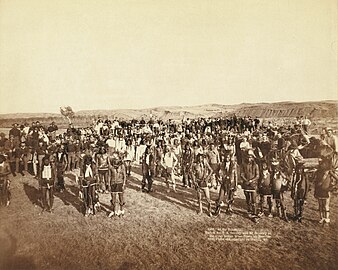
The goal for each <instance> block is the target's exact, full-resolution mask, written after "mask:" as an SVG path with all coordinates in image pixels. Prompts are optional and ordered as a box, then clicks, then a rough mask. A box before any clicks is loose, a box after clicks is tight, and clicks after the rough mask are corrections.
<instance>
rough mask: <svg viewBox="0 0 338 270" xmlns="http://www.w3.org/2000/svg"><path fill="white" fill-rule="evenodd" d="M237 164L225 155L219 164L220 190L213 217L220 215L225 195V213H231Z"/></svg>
mask: <svg viewBox="0 0 338 270" xmlns="http://www.w3.org/2000/svg"><path fill="white" fill-rule="evenodd" d="M237 167H238V166H237V163H236V161H235V157H231V156H230V155H226V156H225V159H224V162H223V163H222V164H221V173H220V174H221V179H222V182H221V188H220V191H219V197H218V201H217V207H216V211H215V215H216V216H218V215H219V214H220V213H221V206H222V204H223V200H224V197H225V195H226V204H227V209H226V212H227V213H229V214H232V213H233V210H232V204H233V202H234V193H235V191H236V190H237V185H238V176H237Z"/></svg>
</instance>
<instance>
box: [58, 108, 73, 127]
mask: <svg viewBox="0 0 338 270" xmlns="http://www.w3.org/2000/svg"><path fill="white" fill-rule="evenodd" d="M60 112H61V114H62V115H63V116H65V117H66V118H67V119H68V121H69V124H72V120H71V118H72V117H74V115H75V113H74V111H73V109H72V107H70V106H64V107H60Z"/></svg>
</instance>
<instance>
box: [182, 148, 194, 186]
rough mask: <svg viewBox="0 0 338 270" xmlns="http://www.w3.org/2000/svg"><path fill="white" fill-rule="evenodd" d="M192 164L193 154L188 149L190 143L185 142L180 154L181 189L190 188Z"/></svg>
mask: <svg viewBox="0 0 338 270" xmlns="http://www.w3.org/2000/svg"><path fill="white" fill-rule="evenodd" d="M193 164H194V154H193V151H192V149H191V147H190V143H189V142H186V144H185V146H184V150H183V154H182V172H183V187H191V184H192V166H193Z"/></svg>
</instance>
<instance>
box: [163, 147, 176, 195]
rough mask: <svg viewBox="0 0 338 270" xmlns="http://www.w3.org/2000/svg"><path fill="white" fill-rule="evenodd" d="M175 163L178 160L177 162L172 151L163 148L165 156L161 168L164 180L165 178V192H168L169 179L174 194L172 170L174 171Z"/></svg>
mask: <svg viewBox="0 0 338 270" xmlns="http://www.w3.org/2000/svg"><path fill="white" fill-rule="evenodd" d="M177 162H178V160H177V157H176V155H175V154H174V152H173V149H172V148H171V147H170V146H167V147H166V148H165V154H164V156H163V160H162V166H163V169H164V178H165V182H166V183H167V192H170V184H169V178H170V179H171V182H172V185H173V191H174V192H176V182H175V175H174V169H175V166H176V164H177Z"/></svg>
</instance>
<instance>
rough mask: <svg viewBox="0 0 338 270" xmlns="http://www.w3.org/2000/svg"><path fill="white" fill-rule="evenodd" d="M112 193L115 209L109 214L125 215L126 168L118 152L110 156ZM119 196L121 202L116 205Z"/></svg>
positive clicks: (112, 202)
mask: <svg viewBox="0 0 338 270" xmlns="http://www.w3.org/2000/svg"><path fill="white" fill-rule="evenodd" d="M109 163H110V166H109V171H110V174H109V175H110V194H111V201H110V202H111V204H112V208H113V211H112V212H111V213H110V214H109V217H112V216H123V215H124V209H123V206H124V205H125V202H124V196H123V194H124V190H125V187H126V178H127V177H126V169H125V166H124V164H123V160H122V157H121V155H119V154H118V153H114V154H113V155H112V156H111V157H110V162H109ZM117 197H118V200H119V204H118V205H116V202H117Z"/></svg>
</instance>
